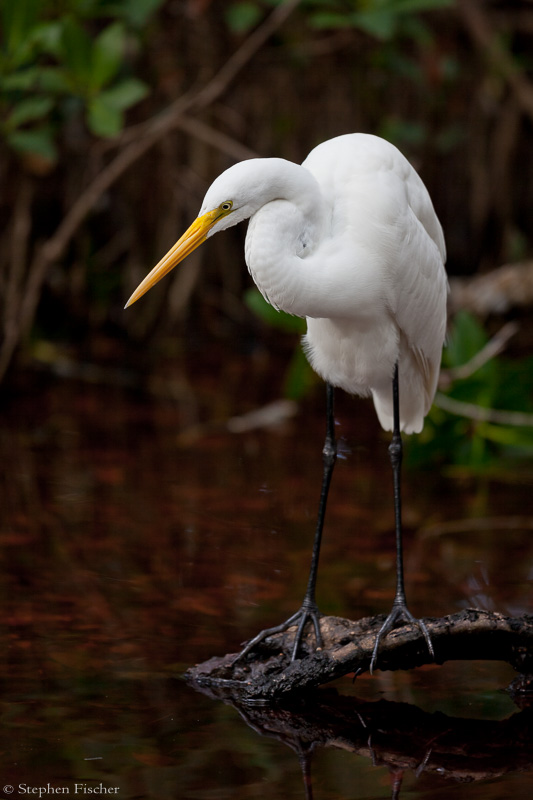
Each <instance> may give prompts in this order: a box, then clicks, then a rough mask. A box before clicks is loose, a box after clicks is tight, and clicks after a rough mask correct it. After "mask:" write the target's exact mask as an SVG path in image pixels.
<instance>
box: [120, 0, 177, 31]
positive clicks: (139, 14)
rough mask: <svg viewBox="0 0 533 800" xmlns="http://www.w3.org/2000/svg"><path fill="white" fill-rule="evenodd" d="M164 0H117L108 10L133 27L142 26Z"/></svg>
mask: <svg viewBox="0 0 533 800" xmlns="http://www.w3.org/2000/svg"><path fill="white" fill-rule="evenodd" d="M163 3H164V0H116V2H115V3H113V4H111V5H110V6H109V8H108V10H109V11H110V12H111V11H112V13H113V15H114V16H116V17H119V18H120V19H123V20H125V22H127V23H128V24H129V25H131V26H132V27H133V28H142V26H143V25H145V24H146V22H147V21H148V19H149V17H151V16H152V14H154V12H155V11H157V9H158V8H159V7H160V6H162V5H163Z"/></svg>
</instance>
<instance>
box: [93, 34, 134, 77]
mask: <svg viewBox="0 0 533 800" xmlns="http://www.w3.org/2000/svg"><path fill="white" fill-rule="evenodd" d="M125 38H126V34H125V30H124V25H123V24H122V23H121V22H115V23H113V24H112V25H109V26H108V27H107V28H106V29H105V30H103V31H102V33H101V34H100V35H99V36H97V37H96V39H95V42H94V45H93V48H92V73H91V88H92V89H101V88H102V86H105V85H106V84H108V83H109V81H110V80H111V79H112V78H114V77H115V75H116V74H117V72H118V70H119V68H120V65H121V62H122V59H123V55H124V43H125Z"/></svg>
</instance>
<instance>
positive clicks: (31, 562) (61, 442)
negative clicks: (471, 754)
mask: <svg viewBox="0 0 533 800" xmlns="http://www.w3.org/2000/svg"><path fill="white" fill-rule="evenodd" d="M100 377H101V376H100ZM113 384H114V381H113V380H110V381H109V383H107V384H105V383H95V384H92V383H88V382H81V381H72V380H66V379H64V380H62V379H59V378H50V377H43V376H36V375H30V376H28V377H27V378H25V379H24V380H23V381H21V382H19V384H18V386H17V388H16V389H14V390H12V392H11V394H10V396H9V397H4V399H3V402H2V416H1V421H0V434H1V439H0V447H1V463H2V465H3V467H2V471H1V474H2V505H1V511H0V544H1V548H0V552H1V557H2V562H3V563H2V572H1V583H0V586H1V595H2V616H1V620H2V635H3V642H4V647H3V648H2V661H1V662H0V679H1V682H2V701H1V715H2V728H1V733H0V737H1V740H0V759H1V760H0V764H1V767H2V776H1V780H2V784H1V785H2V786H5V787H6V788H5V789H4V796H6V797H7V796H20V795H27V794H30V793H32V794H33V795H34V796H39V789H41V792H40V794H41V796H47V795H49V794H53V793H59V790H61V792H62V793H63V794H70V795H74V794H76V795H78V796H80V797H81V796H82V795H83V796H87V795H88V794H94V793H95V792H94V790H96V792H98V791H100V794H102V793H104V790H105V791H106V793H107V794H111V795H112V796H116V797H120V798H133V797H149V798H152V797H153V798H161V799H163V798H180V800H211V798H217V800H221V799H222V798H231V800H239V799H240V798H262V799H263V798H287V799H288V800H290V798H305V797H306V796H307V797H310V796H311V789H310V788H309V786H308V787H307V789H305V787H304V782H303V780H302V766H301V761H302V759H301V755H302V753H301V747H300V746H299V744H298V742H297V741H287V740H284V739H283V737H280V736H277V735H276V733H275V730H274V728H272V729H271V730H270V731H268V730H265V729H264V728H263V729H262V728H261V726H260V725H259V724H257V725H254V723H253V719H252V715H251V713H250V714H246V713H245V712H243V710H242V709H241V710H238V709H236V708H234V707H232V706H231V705H228V704H224V703H222V702H220V701H215V700H212V699H210V698H208V697H207V696H204V695H202V694H199V693H197V692H195V691H193V690H192V689H191V688H189V687H188V686H187V685H186V684H185V683H184V682H183V681H182V680H181V679H180V677H179V676H180V675H181V674H182V673H183V671H184V670H185V669H186V667H187V666H190V665H191V664H194V663H196V662H198V661H201V660H204V659H206V658H208V657H210V656H212V655H222V654H224V653H226V652H233V651H235V650H236V649H237V648H238V646H239V643H240V642H242V641H244V640H245V639H246V638H247V637H249V636H250V635H252V634H254V633H256V632H257V631H258V630H260V629H261V628H263V627H265V626H266V625H269V624H275V623H276V622H279V621H281V620H282V619H285V618H286V617H287V616H288V615H289V614H290V613H291V612H292V611H294V610H295V609H296V607H297V606H298V605H299V603H300V601H301V598H302V594H303V590H304V587H305V583H306V578H307V570H308V565H309V551H310V545H311V539H312V534H313V526H314V518H315V513H316V506H317V501H318V493H319V483H320V476H321V446H322V439H323V430H324V425H323V402H322V401H323V396H322V395H323V392H322V391H321V390H320V389H319V388H317V390H316V392H314V393H313V394H311V395H310V396H309V398H308V399H306V400H305V401H302V402H301V403H300V405H299V409H298V414H297V415H296V416H295V417H293V418H292V419H289V420H287V421H285V422H284V423H283V424H280V425H278V426H276V427H274V428H271V429H268V430H266V429H258V430H251V431H248V432H245V433H239V434H236V433H230V432H229V431H228V429H227V426H226V421H227V419H228V418H229V417H231V416H232V415H234V414H242V413H244V412H246V411H249V410H250V409H252V408H254V407H256V406H259V405H261V404H262V403H265V402H267V401H270V400H274V399H276V390H275V387H273V386H272V385H271V384H269V382H268V380H267V378H266V377H265V376H264V377H261V375H257V374H255V373H254V372H253V367H251V366H250V362H249V361H246V360H243V361H241V360H239V359H238V358H235V359H234V361H233V362H232V363H231V364H230V365H229V366H227V367H222V366H221V365H220V366H219V367H217V368H215V369H210V371H209V373H208V372H207V371H206V370H204V371H203V367H202V365H201V364H196V365H194V367H190V368H189V369H188V370H185V371H177V372H176V374H175V375H174V376H172V375H171V376H170V377H169V379H168V380H167V381H165V382H163V383H162V384H161V385H157V386H151V389H150V393H148V392H139V391H134V390H133V389H128V388H120V386H118V385H116V383H115V385H113ZM337 419H338V422H339V429H338V430H339V435H340V436H341V437H342V440H341V445H342V450H343V454H344V458H342V459H341V460H340V461H339V463H338V467H337V469H336V474H335V476H334V480H333V487H332V492H331V502H330V510H329V514H328V520H327V528H326V531H325V542H324V549H323V556H322V562H321V569H320V578H319V587H318V594H319V602H320V605H321V608H322V610H323V611H324V612H328V613H334V614H340V615H344V616H349V617H358V616H363V615H366V614H373V613H377V612H385V611H387V610H388V608H389V606H390V603H391V600H392V596H393V588H394V577H393V567H394V551H393V535H392V524H393V516H392V490H391V481H390V470H389V464H388V456H387V439H386V437H384V436H383V435H382V434H381V432H380V431H379V429H378V426H377V423H376V421H375V418H374V414H373V411H372V409H371V407H370V406H369V404H368V403H365V402H364V401H356V400H353V399H351V398H348V397H345V396H342V395H339V398H338V405H337ZM528 483H530V482H529V480H528V478H527V476H525V475H524V477H523V481H522V482H520V480H513V481H511V480H508V479H507V480H505V479H504V478H502V479H500V480H491V481H489V480H481V479H479V478H478V479H474V478H471V477H464V476H463V477H462V478H457V477H455V478H451V477H448V478H445V477H443V476H442V475H439V474H437V473H435V472H425V473H420V472H417V473H415V472H410V473H407V474H406V475H405V479H404V489H405V493H404V494H405V497H404V507H405V521H406V525H407V536H406V545H407V555H406V568H407V573H408V579H407V589H408V596H409V601H410V607H411V609H412V610H413V611H414V612H415V613H417V614H420V615H425V616H431V615H441V614H446V613H451V612H454V611H457V610H460V609H462V608H466V607H469V606H472V605H475V606H478V607H482V608H489V609H496V610H500V611H503V612H506V613H512V614H519V613H522V612H524V611H530V610H531V586H532V571H533V540H532V537H531V530H527V526H526V530H517V529H516V527H514V526H513V525H512V524H509V525H508V526H505V522H504V521H505V520H506V519H508V518H509V517H516V515H517V514H520V515H521V516H523V517H525V516H528V515H529V517H531V514H532V502H533V501H532V496H531V489H530V485H528ZM495 519H497V521H496V522H495V521H494V520H495ZM465 520H466V523H465V522H464V521H465ZM476 520H477V522H476ZM513 677H514V674H513V672H512V670H511V668H510V667H508V666H507V665H504V664H499V663H474V664H472V663H453V664H447V665H445V666H443V667H427V668H425V669H420V670H416V671H413V672H408V673H397V674H389V673H379V672H378V673H377V674H376V675H374V676H373V677H370V676H363V677H362V678H361V679H359V680H358V681H356V683H355V684H353V683H352V681H351V679H350V678H346V679H344V680H341V681H337V682H336V683H335V685H334V687H329V688H328V689H327V690H325V691H327V692H331V690H332V689H334V690H335V691H336V692H337V693H338V694H339V695H341V696H345V697H346V698H347V700H346V702H355V701H354V698H358V699H360V700H361V701H362V702H363V701H364V702H367V703H377V702H378V701H383V700H385V701H388V702H389V703H390V704H391V705H390V706H385V708H386V709H387V708H390V709H391V713H394V714H397V713H398V708H399V707H398V704H399V703H403V704H406V705H405V709H406V713H410V711H409V710H412V709H413V708H415V709H416V707H418V709H419V710H420V713H422V714H426V715H427V716H426V717H425V719H429V718H430V715H431V714H432V713H433V712H441V713H442V714H445V715H447V716H449V717H450V719H452V720H454V722H453V724H454V725H457V724H458V723H457V720H459V721H460V720H461V719H465V720H470V721H471V720H476V719H477V720H485V721H486V722H487V725H488V724H489V723H490V724H493V723H500V722H502V721H503V722H506V721H507V722H508V721H509V720H512V721H513V724H514V721H515V718H516V720H517V724H521V721H522V722H523V720H524V717H523V716H522V717H520V716H518V715H520V714H522V715H524V714H526V715H527V714H529V713H530V710H528V709H527V708H526V709H525V710H524V711H520V709H518V708H517V706H516V705H515V704H514V703H513V702H512V700H511V698H510V696H509V695H508V694H507V693H506V692H505V691H504V690H505V687H506V686H507V685H508V684H509V682H510V681H511V680H512V679H513ZM320 696H322V695H320ZM324 696H327V697H329V696H330V695H324ZM401 713H402V712H401V708H400V714H401ZM417 713H418V712H417ZM295 719H296V717H295ZM431 719H435V718H434V717H431ZM358 724H359V723H358V722H357V715H355V717H354V727H353V732H354V734H353V735H354V737H355V738H357V737H359V740H360V746H358V748H356V749H354V748H353V746H352V745H349V744H348V743H347V740H346V739H344V740H341V739H338V740H335V739H330V740H328V742H327V743H324V742H322V743H317V744H316V747H314V749H313V752H312V754H311V755H310V759H309V761H310V773H311V781H312V791H313V796H314V798H315V800H326V799H328V800H329V799H331V798H350V799H351V798H358V800H363V798H365V799H366V798H387V797H391V796H392V792H393V786H394V782H395V780H396V782H397V784H398V786H399V773H398V770H397V769H390V768H389V767H388V766H387V763H388V762H387V760H386V752H385V751H386V747H385V746H384V745H383V742H380V741H379V734H378V733H376V732H374V733H373V735H370V732H369V734H368V735H366V734H365V737H364V741H363V739H362V738H361V737H362V734H361V731H360V730H359V731H358V729H357V725H358ZM465 724H466V723H465ZM459 727H460V723H459ZM527 729H528V728H527V725H526V727H525V730H527ZM530 729H531V726H529V730H530ZM495 730H501V731H505V730H508V728H501V729H496V728H495ZM501 735H502V736H503V733H502V734H501ZM495 738H501V737H499V735H498V734H497V733H495ZM300 744H301V743H300ZM497 744H498V743H497ZM495 747H496V745H495ZM431 749H432V745H431V743H429V744H428V745H427V749H426V752H423V753H421V757H420V764H419V765H418V769H415V768H414V767H413V764H412V763H410V762H408V761H406V764H405V771H404V774H403V783H402V785H401V789H400V790H399V791H400V794H399V796H400V797H402V798H417V799H418V800H420V799H421V798H426V797H427V798H429V797H431V798H432V800H435V798H447V797H449V796H451V794H452V792H453V797H454V798H484V800H487V798H489V800H490V799H492V800H495V799H496V798H502V799H503V798H506V799H507V798H511V797H512V798H515V799H518V798H528V800H529V798H530V797H531V787H532V785H533V784H532V773H531V771H530V770H529V768H528V767H527V765H526V767H524V766H523V765H522V766H520V764H519V765H518V766H517V765H516V764H515V762H514V761H513V757H512V754H511V753H510V754H509V757H508V758H507V760H506V757H505V752H504V755H503V756H502V753H501V749H498V747H496V749H495V751H494V758H493V760H492V763H490V760H489V762H488V763H486V764H484V765H480V768H479V769H477V770H475V769H473V767H472V765H471V764H470V772H469V771H468V770H465V771H464V772H463V773H462V775H461V776H460V775H459V773H458V774H457V775H456V776H455V777H456V779H455V780H454V779H451V778H450V776H449V775H446V774H445V772H442V774H439V772H438V770H437V771H436V770H428V769H425V767H424V759H426V758H428V756H427V753H428V752H430V753H431ZM299 751H300V752H299ZM426 763H428V764H429V761H427V762H426ZM389 766H390V764H389ZM308 767H309V765H307V766H306V767H305V768H306V769H307V768H308ZM459 777H461V780H459V779H458V778H459ZM9 786H11V787H13V791H12V792H11V794H10V790H9V788H8V787H9ZM100 786H101V789H100V790H99V787H100ZM90 790H93V791H92V792H91V791H90ZM306 791H307V795H306Z"/></svg>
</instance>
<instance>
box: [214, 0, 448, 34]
mask: <svg viewBox="0 0 533 800" xmlns="http://www.w3.org/2000/svg"><path fill="white" fill-rule="evenodd" d="M280 2H282V0H266V1H263V2H260V1H259V0H257V1H256V2H253V0H242V1H240V2H235V3H232V4H231V5H230V6H229V7H228V10H227V12H226V19H227V22H228V25H229V26H230V28H231V30H233V32H234V33H246V32H247V31H249V30H250V28H252V27H253V26H254V25H256V24H257V23H258V22H259V20H260V19H261V17H262V16H263V13H264V9H265V6H273V5H279V4H280ZM454 2H455V0H352V1H351V2H346V1H345V0H344V1H343V0H303V2H302V4H301V5H302V8H303V10H304V12H305V13H306V14H307V18H308V21H309V24H310V25H312V26H313V27H315V28H317V29H324V28H328V29H338V28H358V29H359V30H361V31H363V32H364V33H367V34H369V35H370V36H374V37H376V38H377V39H382V40H387V39H391V38H392V37H393V36H396V35H398V34H400V33H404V34H407V35H411V36H413V37H415V38H420V37H422V36H424V35H426V34H427V28H426V27H425V26H424V24H423V22H422V21H421V19H420V18H419V17H418V15H419V14H420V13H422V12H424V11H435V10H437V9H440V8H450V6H452V5H453V4H454Z"/></svg>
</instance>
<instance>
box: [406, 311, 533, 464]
mask: <svg viewBox="0 0 533 800" xmlns="http://www.w3.org/2000/svg"><path fill="white" fill-rule="evenodd" d="M488 341H489V336H488V334H487V332H486V331H485V330H484V328H483V326H482V325H481V324H480V323H479V321H478V320H477V319H476V318H475V317H473V316H472V315H471V314H469V313H467V312H465V311H461V312H459V313H458V314H457V315H456V316H455V317H454V318H453V320H452V323H451V326H450V333H449V337H448V341H447V343H446V346H445V348H444V351H443V364H442V366H443V370H445V371H446V370H449V371H450V375H452V376H453V370H455V369H456V368H458V367H461V366H463V365H465V364H468V362H469V361H471V359H473V358H474V357H475V356H476V355H477V354H478V353H479V352H480V351H481V350H482V349H483V348H484V347H485V345H486V344H487V342H488ZM445 396H446V397H447V398H449V399H450V401H451V403H449V404H448V403H445V402H443V403H442V405H443V406H444V405H446V409H445V408H444V407H443V408H441V407H439V395H437V398H436V403H435V405H434V406H433V407H432V409H431V411H430V413H429V415H428V416H427V418H426V422H425V425H424V430H423V431H422V433H421V434H420V435H419V436H413V437H410V439H409V445H408V456H407V458H408V462H409V463H410V464H412V465H417V466H422V465H425V464H428V463H431V462H433V463H442V464H444V463H445V464H447V465H452V466H456V467H460V468H465V469H467V470H469V471H472V472H484V471H487V470H494V469H497V468H498V465H499V464H501V461H502V459H505V460H506V462H507V463H509V462H510V461H522V460H523V459H525V458H529V459H530V458H531V457H532V456H533V426H531V425H526V424H511V421H509V423H506V422H505V421H500V420H498V421H492V420H491V416H492V415H491V413H490V412H491V411H496V412H500V411H508V412H521V413H522V414H524V416H525V415H527V414H529V415H531V419H532V420H533V358H532V357H527V358H521V359H510V358H506V357H504V356H496V357H494V358H491V359H489V360H488V361H486V362H485V363H483V364H482V365H481V366H480V367H479V369H476V371H475V372H472V374H469V375H467V376H466V377H464V378H459V379H453V380H452V383H451V385H450V387H449V388H448V389H447V390H446V392H445ZM454 401H456V408H457V410H456V412H455V413H454V412H453V411H452V409H453V407H454ZM463 404H465V405H463ZM469 407H470V408H471V410H472V411H473V412H474V414H475V413H476V412H477V414H478V417H479V418H477V419H476V418H473V417H472V418H470V417H466V416H462V415H461V410H462V409H465V410H466V409H468V408H469ZM484 409H485V410H486V411H487V413H486V416H487V419H484V418H483V417H484V413H483V410H484ZM511 417H512V415H511V414H509V418H510V419H511ZM504 418H505V415H504Z"/></svg>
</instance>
